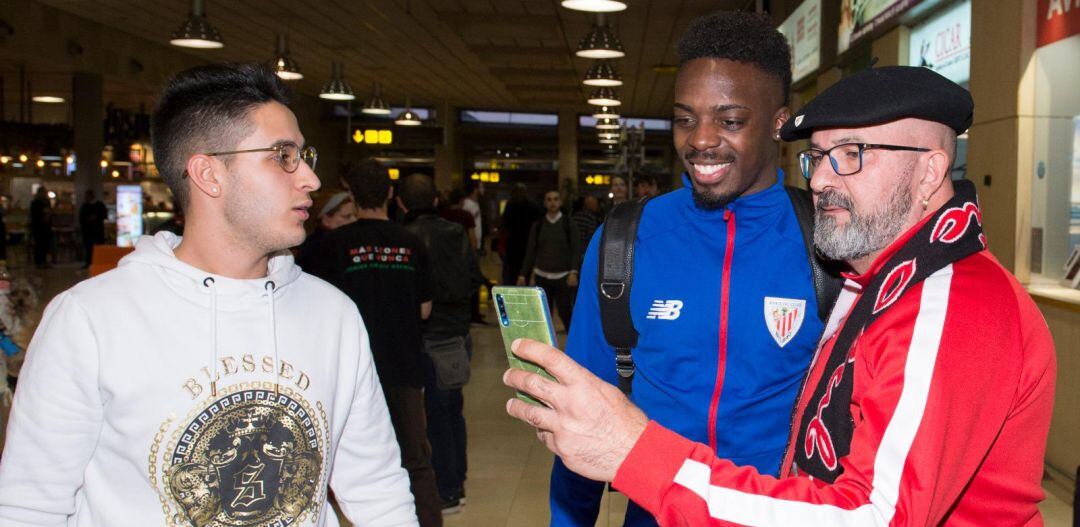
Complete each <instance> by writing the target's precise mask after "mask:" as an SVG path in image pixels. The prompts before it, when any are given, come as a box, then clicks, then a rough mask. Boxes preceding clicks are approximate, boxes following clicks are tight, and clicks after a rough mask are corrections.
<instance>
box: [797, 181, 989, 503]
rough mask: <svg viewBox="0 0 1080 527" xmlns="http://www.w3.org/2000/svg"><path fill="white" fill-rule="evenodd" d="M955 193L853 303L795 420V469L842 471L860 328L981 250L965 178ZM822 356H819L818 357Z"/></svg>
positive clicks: (823, 473) (832, 474) (828, 476)
mask: <svg viewBox="0 0 1080 527" xmlns="http://www.w3.org/2000/svg"><path fill="white" fill-rule="evenodd" d="M953 186H954V188H955V190H956V195H955V196H953V198H952V199H950V200H949V202H948V203H946V204H945V206H943V207H942V208H941V209H939V210H938V211H937V212H936V213H934V216H933V217H932V218H931V219H930V220H929V221H927V222H926V223H925V224H923V226H922V227H921V228H920V229H919V230H918V232H916V233H915V234H914V235H913V236H912V237H911V238H909V239H908V241H907V242H906V243H904V245H903V246H902V247H900V249H899V250H897V251H896V253H894V254H893V256H892V257H891V258H889V260H888V262H886V264H885V265H884V266H883V267H882V268H881V270H880V271H879V272H878V273H877V274H876V275H875V276H874V278H873V279H872V280H871V281H870V284H869V285H868V286H867V287H866V288H865V290H864V291H863V293H862V296H861V297H860V298H859V300H858V301H857V302H856V303H855V306H854V307H853V308H852V309H851V313H850V314H849V315H848V318H847V321H846V322H845V323H844V326H843V327H842V328H841V329H840V333H839V335H837V337H836V343H835V345H834V346H833V348H832V351H831V353H830V354H829V356H828V357H827V360H828V362H827V363H826V365H825V370H824V372H825V374H824V375H822V377H821V379H820V380H819V381H818V384H817V386H815V387H814V391H813V396H812V397H811V398H810V401H809V403H808V404H807V406H806V409H805V410H804V412H803V416H802V420H801V422H800V423H799V435H798V437H797V438H796V441H795V444H794V449H795V459H794V461H795V465H796V467H797V468H798V472H799V473H805V474H809V475H811V476H813V477H815V478H818V479H821V480H824V481H827V482H829V483H832V482H833V481H835V480H836V478H837V477H839V476H840V474H841V473H843V470H844V469H843V467H842V466H841V465H840V459H842V458H843V457H844V456H846V455H847V454H848V453H849V452H850V450H851V436H852V433H853V431H854V429H855V422H854V420H853V419H852V417H851V393H852V387H853V385H854V382H855V380H854V377H855V375H854V368H853V367H852V364H853V362H854V360H855V358H854V353H853V349H852V348H853V345H854V343H855V340H856V339H857V338H858V337H859V335H861V334H862V332H863V330H864V328H868V327H870V326H871V325H873V323H874V321H875V320H877V318H878V317H879V316H881V314H882V313H884V312H885V311H886V310H888V309H889V307H891V306H892V305H894V304H895V303H896V301H897V300H898V299H899V298H900V297H902V296H903V295H904V293H906V292H907V291H908V289H910V288H911V287H913V286H914V285H916V284H918V283H919V282H922V281H923V280H925V279H926V278H927V277H928V276H930V275H932V274H934V273H935V272H937V271H938V270H940V269H942V268H944V267H945V266H947V265H949V264H951V263H953V262H956V261H958V260H961V259H963V258H965V257H967V256H970V255H972V254H974V253H977V252H979V251H982V250H983V249H985V248H986V237H985V235H983V231H982V214H981V213H980V211H979V207H978V204H977V200H976V197H975V186H974V185H972V184H971V182H969V181H954V182H953ZM819 360H821V358H819Z"/></svg>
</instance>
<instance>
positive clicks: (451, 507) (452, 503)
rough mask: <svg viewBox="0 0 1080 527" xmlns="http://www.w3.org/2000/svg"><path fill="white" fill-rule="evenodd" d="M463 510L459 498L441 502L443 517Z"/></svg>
mask: <svg viewBox="0 0 1080 527" xmlns="http://www.w3.org/2000/svg"><path fill="white" fill-rule="evenodd" d="M463 508H464V504H463V503H461V498H452V499H448V500H442V513H443V515H444V516H445V515H448V514H457V513H459V512H461V509H463Z"/></svg>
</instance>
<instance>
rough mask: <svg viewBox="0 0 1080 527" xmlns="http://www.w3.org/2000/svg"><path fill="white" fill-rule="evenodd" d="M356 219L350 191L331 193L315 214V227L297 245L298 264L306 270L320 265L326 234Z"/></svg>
mask: <svg viewBox="0 0 1080 527" xmlns="http://www.w3.org/2000/svg"><path fill="white" fill-rule="evenodd" d="M354 221H356V206H355V204H354V203H353V199H352V197H351V196H350V195H349V193H348V192H336V193H334V194H331V195H330V197H329V198H328V199H327V200H326V203H323V206H322V207H320V208H319V213H318V215H316V216H315V229H314V230H312V231H311V234H309V235H308V237H307V238H305V239H304V243H302V244H300V246H298V247H296V249H295V251H296V264H297V265H299V266H300V268H301V269H305V270H308V269H315V268H316V267H318V266H319V262H318V261H317V260H318V255H319V251H320V246H321V245H322V241H323V239H324V238H325V237H326V234H327V233H328V232H330V231H332V230H334V229H337V228H338V227H342V226H345V225H348V224H350V223H352V222H354Z"/></svg>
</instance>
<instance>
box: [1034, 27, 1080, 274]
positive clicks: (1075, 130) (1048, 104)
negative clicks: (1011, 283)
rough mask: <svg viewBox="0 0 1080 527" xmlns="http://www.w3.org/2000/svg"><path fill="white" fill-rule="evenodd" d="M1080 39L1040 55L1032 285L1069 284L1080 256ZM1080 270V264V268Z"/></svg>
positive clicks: (1056, 45)
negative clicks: (1071, 263)
mask: <svg viewBox="0 0 1080 527" xmlns="http://www.w3.org/2000/svg"><path fill="white" fill-rule="evenodd" d="M1076 57H1080V35H1077V36H1072V37H1069V38H1066V39H1063V40H1059V41H1057V42H1054V43H1053V44H1049V45H1047V46H1043V47H1041V48H1039V49H1038V50H1036V52H1035V75H1034V79H1035V81H1034V83H1035V117H1034V129H1035V140H1034V145H1035V155H1034V160H1033V161H1034V164H1035V166H1033V167H1032V174H1033V177H1032V192H1031V199H1032V202H1031V255H1030V258H1031V273H1032V281H1033V282H1038V281H1043V282H1044V283H1045V282H1047V281H1054V282H1059V283H1061V284H1062V285H1065V286H1069V287H1076V286H1078V285H1080V273H1077V278H1078V280H1063V279H1064V277H1065V275H1066V272H1065V264H1066V260H1068V259H1069V256H1070V255H1071V254H1072V253H1073V252H1075V251H1080V90H1078V89H1077V88H1076V87H1077V86H1080V68H1077V67H1076ZM1078 265H1080V264H1078Z"/></svg>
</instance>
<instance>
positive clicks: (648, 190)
mask: <svg viewBox="0 0 1080 527" xmlns="http://www.w3.org/2000/svg"><path fill="white" fill-rule="evenodd" d="M659 193H660V189H659V187H657V185H656V176H654V175H652V174H638V175H636V176H634V199H638V200H646V199H651V198H655V197H656V196H657V194H659Z"/></svg>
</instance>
